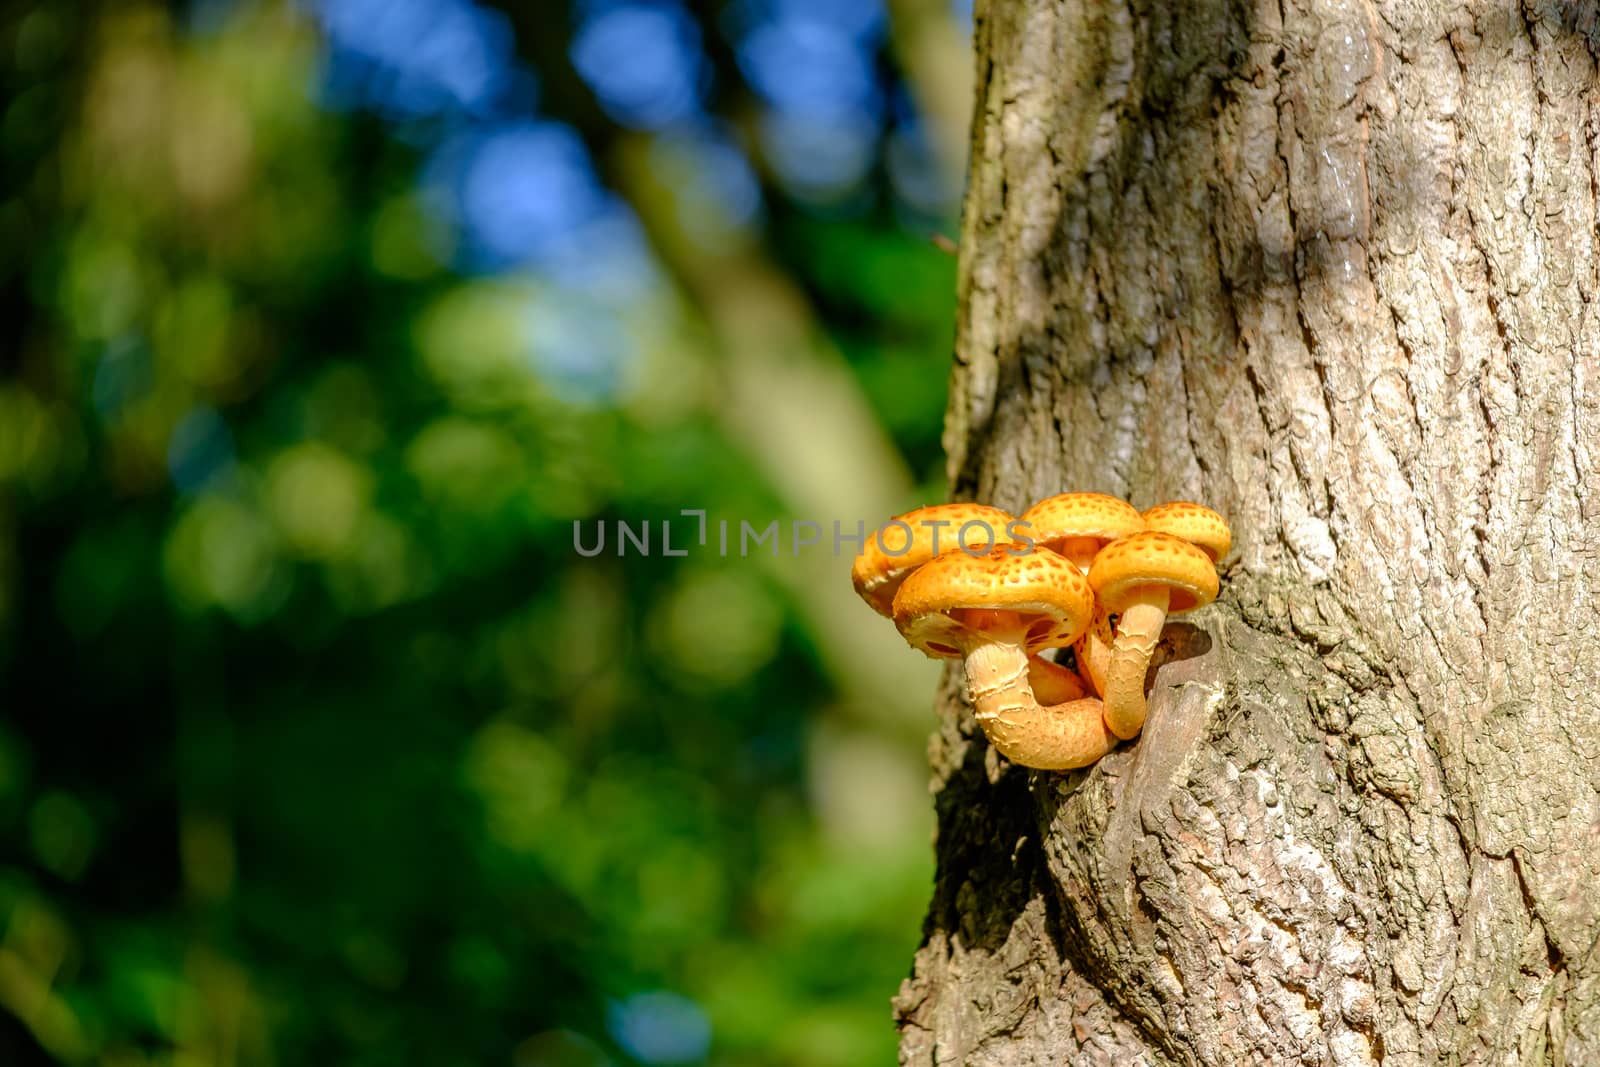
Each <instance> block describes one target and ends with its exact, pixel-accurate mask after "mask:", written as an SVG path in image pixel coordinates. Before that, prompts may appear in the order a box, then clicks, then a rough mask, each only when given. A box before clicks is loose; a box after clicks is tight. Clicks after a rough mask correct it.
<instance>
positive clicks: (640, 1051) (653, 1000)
mask: <svg viewBox="0 0 1600 1067" xmlns="http://www.w3.org/2000/svg"><path fill="white" fill-rule="evenodd" d="M606 1016H607V1020H606V1021H607V1024H608V1026H609V1029H610V1030H611V1036H612V1038H613V1040H615V1041H616V1042H617V1044H619V1045H621V1046H622V1047H623V1048H624V1049H626V1050H627V1051H628V1054H629V1055H631V1056H633V1057H634V1058H635V1059H639V1060H643V1061H644V1062H645V1063H661V1064H672V1063H692V1062H694V1061H695V1060H699V1059H704V1058H705V1055H706V1053H707V1052H709V1051H710V1049H711V1022H710V1020H708V1019H707V1018H706V1014H705V1012H704V1011H702V1010H701V1008H700V1005H698V1004H696V1003H695V1002H694V1001H692V1000H690V999H689V998H688V997H685V996H681V995H680V994H677V993H671V992H668V991H666V990H657V991H654V992H649V993H635V994H634V995H633V996H631V997H629V998H627V999H626V1000H623V1001H620V1002H615V1003H613V1004H612V1005H611V1006H610V1009H609V1010H608V1011H607V1013H606Z"/></svg>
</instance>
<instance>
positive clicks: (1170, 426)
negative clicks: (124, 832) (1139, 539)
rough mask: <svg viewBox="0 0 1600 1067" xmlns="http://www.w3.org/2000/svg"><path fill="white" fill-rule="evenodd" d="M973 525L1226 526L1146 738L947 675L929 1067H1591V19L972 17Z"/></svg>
mask: <svg viewBox="0 0 1600 1067" xmlns="http://www.w3.org/2000/svg"><path fill="white" fill-rule="evenodd" d="M976 23H977V49H978V82H977V94H978V95H977V110H976V117H975V119H974V128H973V158H972V171H971V176H970V186H969V190H968V196H967V201H966V206H965V214H964V222H963V227H962V238H961V260H962V273H961V279H962V281H961V284H962V293H961V296H962V312H961V321H960V325H959V333H958V341H957V353H956V366H955V370H954V375H953V379H952V394H951V405H950V411H949V417H948V429H947V447H948V450H949V455H950V470H951V477H952V483H953V486H954V490H955V493H954V495H955V496H956V497H957V498H975V499H978V500H983V501H986V502H992V503H995V504H998V505H1000V506H1002V507H1008V508H1012V509H1018V508H1021V507H1024V506H1026V505H1027V504H1028V503H1029V502H1031V501H1033V500H1035V499H1038V498H1040V497H1043V496H1046V495H1048V494H1051V493H1055V492H1060V491H1063V490H1067V489H1092V490H1100V491H1103V492H1109V493H1113V494H1116V495H1118V496H1122V497H1125V498H1128V499H1130V500H1132V501H1133V502H1134V503H1135V504H1137V505H1139V506H1141V507H1144V506H1148V505H1151V504H1154V503H1157V502H1160V501H1163V500H1168V499H1191V500H1198V501H1202V502H1204V503H1207V504H1209V505H1211V506H1213V507H1215V508H1216V509H1217V510H1219V511H1221V512H1222V513H1223V514H1224V515H1225V516H1226V517H1227V518H1228V519H1229V520H1230V522H1231V524H1232V526H1233V530H1234V535H1235V544H1236V548H1235V550H1234V552H1233V554H1232V555H1231V556H1230V558H1229V560H1227V561H1225V563H1224V566H1223V583H1222V588H1223V594H1222V597H1221V599H1220V600H1219V601H1218V603H1217V604H1216V605H1215V606H1213V607H1211V608H1209V609H1206V610H1205V611H1203V612H1201V613H1198V614H1195V615H1192V616H1186V617H1185V620H1184V622H1183V623H1181V624H1180V623H1173V624H1169V625H1168V628H1167V632H1166V636H1165V637H1164V639H1163V646H1162V649H1161V651H1160V652H1158V660H1157V662H1158V667H1157V669H1156V670H1154V671H1153V672H1152V683H1151V684H1152V689H1151V710H1150V718H1149V721H1148V723H1147V725H1146V726H1145V730H1144V733H1143V735H1142V736H1141V737H1140V738H1139V739H1138V740H1136V741H1135V742H1133V743H1131V744H1125V745H1123V746H1122V747H1121V748H1119V749H1118V750H1117V751H1116V752H1114V753H1113V754H1112V755H1110V756H1109V757H1107V758H1106V759H1104V760H1102V761H1101V762H1100V763H1099V764H1097V765H1095V766H1094V767H1092V768H1089V769H1087V770H1086V771H1081V772H1074V773H1070V774H1050V773H1036V772H1029V771H1026V770H1023V769H1020V768H1015V767H1011V766H1009V765H1006V764H1005V763H1004V762H1003V761H1001V760H999V759H998V758H997V757H996V756H995V754H994V753H993V752H991V751H990V750H989V749H988V746H987V745H986V744H985V742H984V741H983V738H982V735H981V734H980V733H978V732H977V731H976V730H975V729H974V725H973V721H972V717H971V713H970V710H969V709H967V708H966V707H965V706H964V704H963V702H962V698H961V694H960V686H959V676H958V674H954V673H952V674H947V676H946V682H945V686H944V691H943V693H942V694H941V698H940V699H941V706H942V710H943V712H944V715H943V720H942V721H943V725H942V727H941V730H940V732H939V734H938V735H937V736H936V737H935V738H934V740H933V742H932V745H931V749H930V751H931V755H932V758H933V767H934V789H935V793H936V803H937V808H938V814H939V839H938V845H937V849H938V863H939V866H938V875H937V880H936V886H935V893H934V899H933V902H932V905H931V908H930V912H929V915H928V918H927V922H926V927H925V939H924V943H923V945H922V947H921V949H920V950H919V951H918V953H917V956H916V959H915V963H914V966H913V971H912V974H911V976H910V977H909V978H908V979H907V980H906V982H905V984H904V986H903V987H902V989H901V992H900V994H899V996H898V997H897V998H896V1002H895V1007H896V1012H897V1015H898V1018H899V1024H900V1027H901V1033H902V1045H901V1049H902V1052H901V1059H902V1062H903V1063H906V1064H916V1065H924V1064H941V1065H943V1064H1008V1065H1009V1064H1058V1063H1072V1064H1099V1063H1108V1064H1109V1063H1118V1064H1130V1063H1131V1064H1244V1063H1305V1064H1338V1065H1347V1064H1348V1065H1354V1064H1371V1063H1386V1064H1434V1063H1463V1064H1490V1063H1493V1064H1506V1063H1515V1064H1567V1065H1580V1064H1600V949H1597V947H1596V946H1597V939H1600V698H1597V695H1596V690H1597V687H1600V615H1597V609H1596V597H1597V594H1600V588H1597V587H1600V471H1597V462H1596V461H1597V452H1600V275H1597V269H1600V268H1597V263H1600V255H1597V252H1600V249H1597V244H1600V234H1597V226H1596V200H1597V184H1596V183H1597V174H1600V159H1597V148H1600V78H1597V74H1596V55H1597V52H1600V17H1597V14H1596V10H1595V7H1594V5H1593V4H1590V3H1584V4H1562V3H1543V4H1540V3H1532V2H1529V3H1523V4H1521V5H1518V4H1517V3H1515V2H1509V0H1473V2H1471V3H1466V4H1456V3H1443V2H1434V3H1425V2H1418V0H1284V2H1283V3H1282V4H1281V6H1280V4H1278V3H1276V2H1267V3H1261V2H1259V0H1193V2H1188V3H1175V4H1157V3H1151V2H1149V0H1131V2H1127V3H1123V2H1117V0H1055V2H1047V0H990V2H988V3H985V2H984V0H979V3H978V11H977V16H976Z"/></svg>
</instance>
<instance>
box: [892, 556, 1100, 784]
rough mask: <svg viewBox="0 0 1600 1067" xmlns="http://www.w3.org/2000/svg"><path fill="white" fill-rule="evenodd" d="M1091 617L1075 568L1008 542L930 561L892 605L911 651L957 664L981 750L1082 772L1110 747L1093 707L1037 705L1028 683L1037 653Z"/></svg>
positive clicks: (1071, 636) (1089, 701)
mask: <svg viewBox="0 0 1600 1067" xmlns="http://www.w3.org/2000/svg"><path fill="white" fill-rule="evenodd" d="M1093 613H1094V593H1093V592H1092V591H1091V590H1090V588H1089V583H1088V580H1087V579H1086V578H1084V576H1083V574H1082V573H1081V572H1080V571H1079V570H1078V568H1077V567H1076V566H1074V565H1073V564H1072V563H1071V562H1069V561H1068V560H1066V559H1065V558H1063V557H1061V556H1059V555H1057V554H1056V553H1054V552H1052V551H1050V550H1049V549H1046V548H1034V549H1033V550H1031V551H1028V550H1026V549H1024V548H1023V547H1022V546H1020V545H1015V544H1005V545H998V546H996V547H995V548H994V549H993V550H992V551H990V552H988V553H986V554H984V555H981V556H969V555H967V554H966V553H960V552H957V553H949V554H947V555H943V556H939V557H937V558H935V559H934V560H932V561H931V562H929V563H927V564H925V565H924V566H923V567H921V568H920V569H918V570H917V571H915V572H914V573H912V574H911V575H910V576H909V577H907V578H906V579H905V580H904V581H903V582H902V584H901V586H900V591H899V592H898V593H896V594H895V598H894V621H895V626H896V627H898V628H899V630H900V633H901V634H902V635H903V636H904V637H905V639H906V641H907V642H909V643H910V644H911V646H912V647H914V648H918V649H921V650H922V651H923V652H925V653H926V654H928V655H930V656H956V655H959V656H961V657H962V659H963V662H964V667H965V669H966V679H967V690H968V695H969V697H970V699H971V701H972V705H973V710H974V711H975V713H976V715H977V720H978V724H979V726H981V727H982V728H983V732H984V734H985V735H986V736H987V737H988V738H989V743H990V744H992V745H993V746H994V747H995V750H996V751H998V752H999V753H1000V754H1001V755H1002V756H1005V757H1006V758H1007V759H1009V760H1010V761H1011V762H1013V763H1016V764H1019V765H1021V766H1024V767H1035V768H1039V769H1041V770H1064V769H1067V768H1070V767H1084V766H1087V765H1089V764H1091V763H1093V762H1094V761H1095V760H1097V759H1099V758H1100V757H1101V756H1103V755H1105V754H1106V753H1107V752H1109V751H1110V750H1111V749H1112V748H1113V747H1114V746H1115V745H1116V738H1115V737H1113V736H1112V735H1111V734H1110V733H1109V732H1108V731H1107V729H1106V724H1105V716H1104V706H1103V704H1102V703H1101V701H1099V700H1097V699H1095V698H1093V697H1080V698H1078V699H1072V700H1067V701H1064V702H1059V703H1055V704H1041V703H1040V702H1039V700H1038V696H1037V694H1036V693H1035V691H1034V689H1033V685H1032V683H1031V680H1030V679H1031V678H1032V677H1036V676H1038V675H1039V674H1040V673H1041V668H1039V667H1037V666H1036V665H1035V664H1036V662H1038V663H1042V662H1044V661H1042V660H1038V658H1037V653H1038V652H1040V651H1042V650H1043V649H1046V648H1059V647H1062V646H1064V645H1068V644H1071V643H1072V642H1073V641H1075V640H1076V639H1077V638H1078V637H1079V635H1081V634H1082V633H1083V630H1084V628H1085V627H1087V626H1088V624H1089V620H1090V618H1091V616H1092V615H1093ZM1051 668H1053V669H1054V670H1057V671H1060V670H1064V668H1059V667H1056V666H1055V665H1054V664H1052V665H1051Z"/></svg>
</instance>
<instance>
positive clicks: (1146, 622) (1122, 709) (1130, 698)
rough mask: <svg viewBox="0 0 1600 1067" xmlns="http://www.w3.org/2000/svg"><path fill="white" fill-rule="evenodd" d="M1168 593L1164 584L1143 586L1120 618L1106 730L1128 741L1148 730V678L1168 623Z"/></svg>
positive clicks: (1107, 697)
mask: <svg viewBox="0 0 1600 1067" xmlns="http://www.w3.org/2000/svg"><path fill="white" fill-rule="evenodd" d="M1167 604H1168V592H1167V587H1166V586H1164V585H1147V586H1143V587H1141V588H1140V589H1139V590H1138V592H1137V595H1136V596H1135V598H1134V599H1133V601H1132V602H1131V603H1129V604H1128V605H1127V607H1125V608H1124V609H1123V611H1122V614H1121V615H1120V616H1118V618H1117V636H1116V637H1115V638H1114V639H1113V640H1112V643H1111V660H1110V663H1109V664H1108V666H1107V667H1106V673H1105V688H1104V689H1103V690H1102V692H1103V693H1104V696H1105V715H1106V728H1107V729H1109V730H1110V731H1111V732H1112V733H1114V734H1116V735H1117V736H1118V737H1120V738H1122V739H1123V740H1124V741H1126V740H1127V739H1128V738H1130V737H1136V736H1138V734H1139V731H1140V730H1141V729H1143V727H1144V716H1145V710H1146V709H1145V699H1144V677H1145V674H1147V673H1148V672H1149V670H1150V657H1151V655H1152V654H1154V652H1155V650H1156V642H1157V641H1159V640H1160V639H1161V627H1162V626H1164V625H1166V621H1167Z"/></svg>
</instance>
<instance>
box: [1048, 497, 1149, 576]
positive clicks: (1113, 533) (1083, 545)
mask: <svg viewBox="0 0 1600 1067" xmlns="http://www.w3.org/2000/svg"><path fill="white" fill-rule="evenodd" d="M1017 518H1018V520H1019V521H1021V522H1024V523H1026V524H1027V526H1028V536H1029V537H1031V538H1032V539H1033V542H1034V543H1035V544H1039V545H1043V546H1044V547H1046V548H1048V549H1050V550H1052V551H1054V552H1058V553H1060V554H1061V555H1063V556H1065V557H1067V558H1068V559H1070V560H1071V561H1072V562H1073V563H1076V564H1077V565H1078V569H1079V570H1080V571H1082V572H1083V573H1084V574H1088V573H1089V565H1090V564H1091V563H1093V562H1094V556H1095V553H1096V552H1099V551H1100V549H1102V548H1104V547H1105V546H1106V545H1107V544H1108V543H1110V542H1112V541H1115V540H1116V539H1117V538H1119V537H1126V536H1128V535H1129V534H1131V533H1138V532H1139V531H1140V530H1143V529H1144V528H1145V522H1144V518H1143V517H1142V516H1141V515H1140V514H1139V511H1138V509H1137V508H1135V507H1134V506H1133V505H1132V504H1130V503H1128V502H1127V501H1125V500H1118V499H1117V498H1116V497H1114V496H1106V495H1105V494H1104V493H1059V494H1057V495H1056V496H1052V497H1047V498H1045V499H1044V500H1041V501H1039V502H1038V503H1037V504H1035V505H1033V507H1031V508H1029V509H1028V510H1027V511H1024V512H1023V513H1022V514H1021V515H1019V516H1017Z"/></svg>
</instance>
